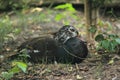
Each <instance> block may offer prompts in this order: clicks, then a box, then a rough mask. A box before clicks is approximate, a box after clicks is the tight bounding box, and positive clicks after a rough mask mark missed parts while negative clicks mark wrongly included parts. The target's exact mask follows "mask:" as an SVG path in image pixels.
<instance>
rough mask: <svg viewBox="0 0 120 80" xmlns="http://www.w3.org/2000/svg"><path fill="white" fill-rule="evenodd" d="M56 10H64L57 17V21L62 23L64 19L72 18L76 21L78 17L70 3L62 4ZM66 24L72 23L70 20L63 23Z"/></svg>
mask: <svg viewBox="0 0 120 80" xmlns="http://www.w3.org/2000/svg"><path fill="white" fill-rule="evenodd" d="M54 9H56V10H62V12H60V13H59V14H57V15H56V16H55V20H56V21H61V20H62V19H63V18H66V17H68V16H71V17H72V18H74V19H76V18H77V16H76V15H75V13H76V10H75V9H74V7H73V6H72V4H70V3H66V4H61V5H58V6H56V7H55V8H54ZM63 23H64V24H69V23H70V22H69V21H68V20H65V21H63Z"/></svg>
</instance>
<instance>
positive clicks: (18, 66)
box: [1, 61, 27, 80]
mask: <svg viewBox="0 0 120 80" xmlns="http://www.w3.org/2000/svg"><path fill="white" fill-rule="evenodd" d="M12 67H13V68H11V69H10V70H8V71H5V72H2V73H1V78H2V79H5V80H10V79H11V78H12V77H13V76H14V74H15V73H19V72H20V71H23V72H24V73H26V70H27V64H26V63H24V62H21V61H13V62H12Z"/></svg>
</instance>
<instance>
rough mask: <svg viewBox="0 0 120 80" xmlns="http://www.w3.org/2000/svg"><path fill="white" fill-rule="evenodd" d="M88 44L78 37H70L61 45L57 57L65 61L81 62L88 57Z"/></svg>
mask: <svg viewBox="0 0 120 80" xmlns="http://www.w3.org/2000/svg"><path fill="white" fill-rule="evenodd" d="M87 54H88V49H87V46H86V44H85V43H84V42H83V41H81V40H80V39H79V38H78V37H75V38H71V39H69V40H68V41H67V42H66V43H65V44H64V45H62V46H59V49H58V51H57V57H58V58H57V59H59V61H62V60H63V62H65V61H66V62H71V63H80V62H81V61H82V60H84V59H85V58H86V57H87Z"/></svg>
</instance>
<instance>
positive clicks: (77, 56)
mask: <svg viewBox="0 0 120 80" xmlns="http://www.w3.org/2000/svg"><path fill="white" fill-rule="evenodd" d="M78 35H79V34H78V31H77V30H76V29H75V28H74V27H73V26H70V25H66V26H63V27H62V28H61V29H60V30H59V31H58V32H57V33H56V34H54V35H53V38H50V37H43V38H41V37H38V38H33V39H31V40H28V41H26V42H24V43H22V44H21V46H20V47H18V52H19V53H21V51H22V50H23V49H26V50H27V51H26V53H27V54H28V55H29V56H30V57H29V60H30V61H33V62H42V61H43V60H45V61H47V62H50V61H52V62H53V61H54V60H56V61H57V62H64V63H66V62H69V63H79V62H81V61H82V60H84V59H85V58H86V56H87V54H88V49H87V46H86V45H85V44H84V42H83V41H82V40H80V39H79V38H78Z"/></svg>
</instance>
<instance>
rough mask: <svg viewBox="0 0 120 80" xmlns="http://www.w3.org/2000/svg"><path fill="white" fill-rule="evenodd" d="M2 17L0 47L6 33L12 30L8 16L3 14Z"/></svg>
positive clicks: (0, 22)
mask: <svg viewBox="0 0 120 80" xmlns="http://www.w3.org/2000/svg"><path fill="white" fill-rule="evenodd" d="M4 18H5V19H3V20H1V21H0V49H1V48H2V46H3V43H4V40H5V37H7V35H8V34H10V33H11V32H12V30H13V27H12V23H11V22H10V19H9V16H5V17H4Z"/></svg>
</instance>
